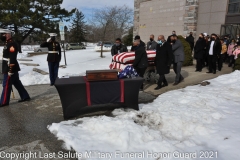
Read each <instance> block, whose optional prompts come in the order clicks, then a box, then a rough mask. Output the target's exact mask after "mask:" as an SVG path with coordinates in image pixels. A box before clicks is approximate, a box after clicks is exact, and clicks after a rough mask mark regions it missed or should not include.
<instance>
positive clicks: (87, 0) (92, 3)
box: [62, 0, 134, 20]
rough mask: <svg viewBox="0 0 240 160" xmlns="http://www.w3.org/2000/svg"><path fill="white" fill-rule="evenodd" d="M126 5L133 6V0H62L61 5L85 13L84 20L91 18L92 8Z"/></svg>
mask: <svg viewBox="0 0 240 160" xmlns="http://www.w3.org/2000/svg"><path fill="white" fill-rule="evenodd" d="M123 5H127V6H129V7H130V8H132V9H133V8H134V0H63V4H62V7H63V8H65V9H67V10H70V9H73V8H77V9H78V10H80V11H82V12H83V14H84V15H85V18H86V20H87V19H88V18H91V16H92V13H93V11H94V9H98V8H103V7H106V6H123Z"/></svg>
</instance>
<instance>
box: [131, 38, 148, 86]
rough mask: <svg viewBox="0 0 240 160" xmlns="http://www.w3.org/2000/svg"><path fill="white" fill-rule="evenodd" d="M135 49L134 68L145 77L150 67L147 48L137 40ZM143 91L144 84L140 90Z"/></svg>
mask: <svg viewBox="0 0 240 160" xmlns="http://www.w3.org/2000/svg"><path fill="white" fill-rule="evenodd" d="M133 45H134V47H135V59H134V62H133V68H134V69H135V70H136V71H137V73H138V75H139V76H140V77H143V75H144V73H145V71H146V69H147V67H148V58H147V52H146V50H145V47H144V46H142V45H141V42H140V40H135V41H134V43H133ZM142 89H143V84H142V86H141V88H140V90H142Z"/></svg>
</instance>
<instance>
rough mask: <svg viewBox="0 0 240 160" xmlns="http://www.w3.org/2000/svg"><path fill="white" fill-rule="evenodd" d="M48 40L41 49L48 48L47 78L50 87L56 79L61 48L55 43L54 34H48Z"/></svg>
mask: <svg viewBox="0 0 240 160" xmlns="http://www.w3.org/2000/svg"><path fill="white" fill-rule="evenodd" d="M49 35H50V38H48V39H47V42H44V43H42V44H41V45H40V46H41V47H48V57H47V61H48V68H49V78H50V82H51V83H50V85H51V86H52V85H54V83H55V80H56V78H57V77H58V68H59V63H60V61H61V46H60V44H59V43H58V42H57V41H56V36H57V34H56V33H49Z"/></svg>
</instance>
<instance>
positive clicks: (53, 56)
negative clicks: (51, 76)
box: [40, 40, 61, 62]
mask: <svg viewBox="0 0 240 160" xmlns="http://www.w3.org/2000/svg"><path fill="white" fill-rule="evenodd" d="M40 47H48V56H47V61H48V62H60V61H61V46H60V44H59V43H58V42H56V41H54V42H52V41H51V40H50V42H44V43H42V44H41V45H40ZM54 51H55V52H56V53H53V52H54Z"/></svg>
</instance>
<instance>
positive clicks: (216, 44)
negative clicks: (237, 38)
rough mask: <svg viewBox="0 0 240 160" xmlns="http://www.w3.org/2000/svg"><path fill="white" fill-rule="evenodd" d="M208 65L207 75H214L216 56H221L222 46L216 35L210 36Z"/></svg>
mask: <svg viewBox="0 0 240 160" xmlns="http://www.w3.org/2000/svg"><path fill="white" fill-rule="evenodd" d="M207 50H208V54H209V55H208V65H209V71H208V72H207V73H213V74H216V62H217V58H218V56H219V55H220V54H221V50H222V45H221V43H220V41H219V39H218V37H217V35H216V34H212V35H211V42H210V43H209V46H208V49H207Z"/></svg>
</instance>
